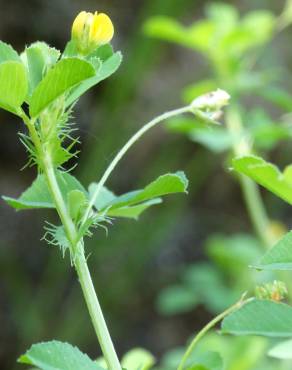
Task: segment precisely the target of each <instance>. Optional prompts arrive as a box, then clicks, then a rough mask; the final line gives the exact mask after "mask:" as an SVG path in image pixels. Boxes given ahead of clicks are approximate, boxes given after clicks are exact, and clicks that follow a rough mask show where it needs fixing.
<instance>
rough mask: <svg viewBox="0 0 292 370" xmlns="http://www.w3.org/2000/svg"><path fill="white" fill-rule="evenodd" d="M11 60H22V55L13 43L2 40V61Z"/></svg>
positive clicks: (0, 51)
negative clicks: (20, 55)
mask: <svg viewBox="0 0 292 370" xmlns="http://www.w3.org/2000/svg"><path fill="white" fill-rule="evenodd" d="M9 61H14V62H20V57H19V55H18V54H17V52H16V51H15V50H14V49H13V47H12V46H11V45H9V44H6V43H5V42H3V41H0V63H3V62H9Z"/></svg>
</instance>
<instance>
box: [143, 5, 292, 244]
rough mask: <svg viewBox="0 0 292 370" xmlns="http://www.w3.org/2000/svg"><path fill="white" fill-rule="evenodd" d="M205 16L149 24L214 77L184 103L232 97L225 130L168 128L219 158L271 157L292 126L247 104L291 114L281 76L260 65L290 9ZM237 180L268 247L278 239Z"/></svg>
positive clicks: (214, 9) (182, 124)
mask: <svg viewBox="0 0 292 370" xmlns="http://www.w3.org/2000/svg"><path fill="white" fill-rule="evenodd" d="M206 13H207V18H206V19H204V20H200V21H197V22H195V23H193V24H191V25H190V26H188V27H184V26H182V25H181V24H180V23H179V22H177V21H176V20H174V19H171V18H167V17H154V18H152V19H150V20H149V21H148V22H147V23H146V24H145V31H146V33H147V34H148V35H150V36H152V37H156V38H159V39H163V40H167V41H170V42H174V43H177V44H180V45H182V46H185V47H188V48H190V49H192V50H194V51H196V52H197V53H200V54H202V56H203V57H204V58H205V59H206V60H207V62H208V64H209V66H210V74H211V76H213V77H212V78H208V79H207V80H202V81H199V82H197V83H195V84H192V85H189V86H187V87H186V88H185V89H184V91H183V93H182V97H183V100H184V101H185V102H188V101H191V100H193V99H194V98H196V97H197V96H199V95H202V94H204V93H206V92H207V91H209V90H210V89H211V90H212V89H214V88H217V87H218V86H221V87H223V88H224V89H225V90H226V91H228V92H229V93H230V94H231V96H232V100H231V104H230V105H229V108H228V110H227V114H226V120H225V121H226V125H223V126H216V127H213V128H211V129H210V128H206V127H204V126H203V125H199V124H196V125H195V124H194V120H192V119H180V118H178V119H174V120H171V121H170V122H169V127H170V129H171V130H173V131H175V132H181V133H184V134H186V135H187V136H188V137H189V138H190V139H191V140H192V141H194V142H198V143H200V144H202V145H204V146H206V147H207V148H208V149H210V150H212V151H213V152H214V153H221V152H228V151H231V152H233V153H235V154H237V155H241V154H246V153H251V152H254V151H260V152H267V151H268V150H271V149H273V148H274V147H275V146H276V145H277V143H279V141H281V140H285V139H289V138H291V136H292V127H291V125H290V124H289V123H287V122H285V121H281V120H279V119H276V120H275V119H274V118H271V117H270V116H269V114H268V113H267V112H266V111H265V110H264V109H262V108H258V107H250V106H249V108H248V110H247V109H246V108H245V106H244V104H243V103H242V102H243V101H244V98H245V97H248V98H249V99H251V97H254V98H255V97H262V98H265V99H267V100H269V101H272V102H273V104H275V105H277V106H280V107H281V108H282V109H284V112H287V111H290V107H291V103H292V96H291V95H290V94H289V93H288V92H286V91H285V90H284V89H282V88H281V87H280V86H279V78H280V76H279V71H278V70H273V69H271V68H259V67H258V66H257V61H258V59H259V58H260V56H261V53H262V51H263V50H264V48H265V47H266V46H267V45H268V44H269V42H270V41H271V40H272V38H273V37H274V36H275V35H276V34H277V32H278V30H279V28H281V26H282V25H283V22H284V19H285V26H287V25H288V24H289V23H288V19H290V18H289V17H288V13H289V9H288V6H287V8H286V9H285V11H284V12H283V14H282V15H281V16H280V17H279V18H277V17H276V16H274V15H273V14H272V13H271V12H269V11H267V10H256V11H252V12H249V13H247V14H246V15H244V16H242V17H240V15H239V13H238V11H237V10H236V8H235V7H233V6H232V5H229V4H226V3H220V2H218V3H213V4H210V5H209V6H207V9H206ZM289 22H290V21H289ZM255 25H256V26H255ZM238 179H239V182H240V185H241V188H242V192H243V196H244V199H245V203H246V206H247V209H248V212H249V215H250V219H251V222H252V224H253V227H254V229H255V231H256V233H257V235H258V237H259V239H260V240H261V241H262V244H263V245H264V246H266V247H269V246H271V245H272V244H273V242H274V241H275V239H277V237H278V235H276V236H275V235H273V228H272V227H271V224H270V221H269V219H268V216H267V214H266V211H265V209H264V206H263V203H262V200H261V198H260V196H259V193H258V189H257V187H256V186H255V185H254V184H253V183H252V182H251V181H249V180H248V179H246V178H245V177H242V176H239V177H238ZM269 230H270V231H269Z"/></svg>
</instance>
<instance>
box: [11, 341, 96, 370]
mask: <svg viewBox="0 0 292 370" xmlns="http://www.w3.org/2000/svg"><path fill="white" fill-rule="evenodd" d="M18 362H20V363H22V364H27V365H34V366H37V367H38V368H39V369H40V370H72V369H74V370H102V368H101V367H100V366H98V365H97V363H96V362H94V361H92V360H91V359H90V358H89V357H88V356H87V355H86V354H84V353H82V352H81V351H80V350H79V349H78V348H77V347H73V346H71V345H70V344H68V343H62V342H58V341H52V342H44V343H38V344H34V345H33V346H32V347H31V348H30V349H29V350H28V351H27V352H26V353H25V354H24V355H22V356H21V357H20V358H19V359H18Z"/></svg>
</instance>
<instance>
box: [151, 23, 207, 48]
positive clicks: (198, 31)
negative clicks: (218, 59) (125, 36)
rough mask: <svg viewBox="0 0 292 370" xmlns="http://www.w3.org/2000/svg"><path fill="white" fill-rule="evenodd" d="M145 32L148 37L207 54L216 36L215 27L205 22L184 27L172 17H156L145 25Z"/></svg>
mask: <svg viewBox="0 0 292 370" xmlns="http://www.w3.org/2000/svg"><path fill="white" fill-rule="evenodd" d="M144 31H145V33H146V34H147V35H148V36H151V37H155V38H158V39H161V40H166V41H170V42H174V43H177V44H180V45H183V46H186V47H189V48H192V49H198V50H200V51H203V52H205V51H207V50H208V48H209V44H210V40H211V38H212V35H213V34H214V25H213V23H212V22H210V21H208V20H203V21H199V22H196V23H194V24H193V25H191V26H190V27H184V26H182V25H181V24H180V23H179V22H177V21H176V20H174V19H172V18H170V17H164V16H155V17H152V18H150V19H149V20H148V21H147V22H146V23H145V25H144Z"/></svg>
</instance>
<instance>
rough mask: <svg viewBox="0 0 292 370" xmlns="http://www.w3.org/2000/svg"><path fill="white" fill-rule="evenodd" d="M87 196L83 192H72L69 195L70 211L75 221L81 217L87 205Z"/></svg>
mask: <svg viewBox="0 0 292 370" xmlns="http://www.w3.org/2000/svg"><path fill="white" fill-rule="evenodd" d="M86 201H87V199H86V196H85V193H84V192H83V191H80V190H71V191H70V192H69V193H68V194H67V204H68V210H69V214H70V216H71V218H72V219H73V220H78V218H79V217H80V215H81V211H82V209H83V208H84V206H85V205H86Z"/></svg>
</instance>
